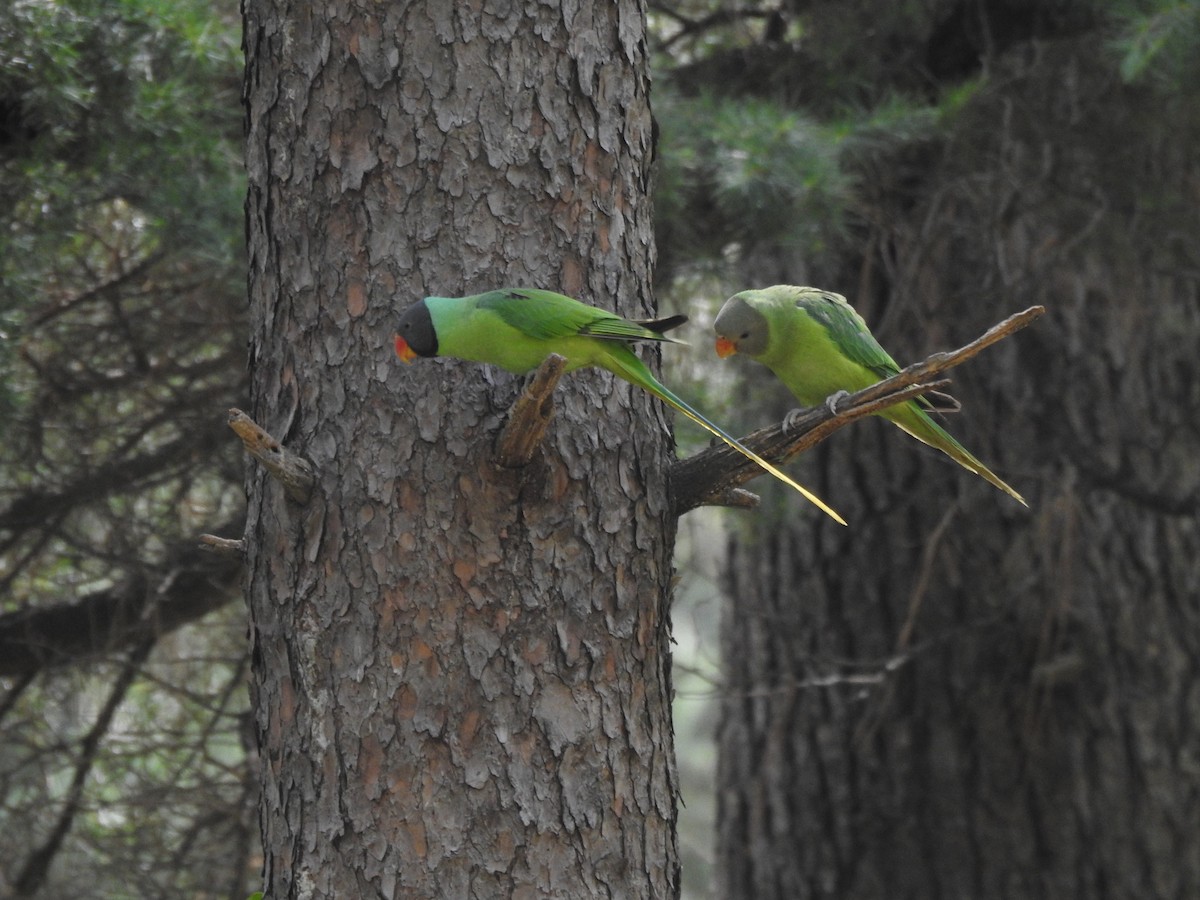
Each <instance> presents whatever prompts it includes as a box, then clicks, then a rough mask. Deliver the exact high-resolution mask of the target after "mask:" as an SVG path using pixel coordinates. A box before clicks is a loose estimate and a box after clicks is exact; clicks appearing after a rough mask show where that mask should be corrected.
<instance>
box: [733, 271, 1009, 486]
mask: <svg viewBox="0 0 1200 900" xmlns="http://www.w3.org/2000/svg"><path fill="white" fill-rule="evenodd" d="M714 327H715V328H716V332H717V355H718V356H720V357H721V358H722V359H724V358H725V357H727V356H730V355H732V354H734V353H744V354H745V355H746V356H749V357H750V358H751V359H754V360H757V361H758V362H760V363H762V364H763V365H765V366H766V367H767V368H769V369H770V370H771V371H772V372H774V373H775V374H776V375H777V376H778V377H779V379H780V380H781V381H782V382H783V383H784V384H785V385H787V387H788V390H790V391H791V392H792V393H793V394H795V395H796V398H797V399H798V400H799V401H800V402H801V403H803V404H805V405H806V406H815V405H816V404H818V403H821V402H822V401H824V400H825V399H826V398H828V397H829V396H830V395H833V394H837V393H838V392H844V391H859V390H862V389H863V388H865V387H869V386H870V385H872V384H874V383H875V382H877V381H881V380H883V379H884V378H888V377H890V376H892V375H895V374H896V373H897V372H899V371H900V367H899V366H897V365H896V362H895V360H893V359H892V358H891V357H890V356H888V354H887V351H886V350H884V349H883V347H881V346H879V342H878V341H876V340H875V337H874V335H872V334H871V332H870V330H869V329H868V328H867V323H866V322H864V321H863V319H862V316H860V315H859V314H858V313H857V312H855V311H854V308H853V307H851V306H850V304H849V303H847V302H846V298H845V297H843V296H842V295H841V294H834V293H832V292H831V291H822V290H818V289H817V288H811V287H794V286H792V285H788V284H777V285H775V286H774V287H769V288H763V289H762V290H757V291H742V292H741V293H740V294H734V295H733V296H732V297H730V298H729V299H728V300H726V301H725V305H724V306H723V307H721V311H720V312H719V313H718V314H717V319H716V322H715V323H714ZM932 408H933V405H932V404H931V403H930V402H929V401H928V400H927V399H925V398H924V397H920V398H917V399H915V400H910V401H907V402H905V403H899V404H896V405H895V406H889V407H888V408H887V409H884V410H882V411H881V412H880V413H879V415H881V416H883V417H884V418H886V419H889V420H891V421H892V422H895V423H896V424H897V425H899V426H900V427H901V428H903V429H904V430H905V431H907V432H908V433H909V434H911V435H912V436H913V437H915V438H916V439H917V440H919V441H923V442H924V443H926V444H928V445H929V446H931V447H936V448H937V449H938V450H941V451H942V452H943V453H945V454H946V455H947V456H949V457H950V458H951V459H953V460H954V461H955V462H956V463H958V464H959V465H960V466H962V467H963V468H965V469H969V470H970V471H972V472H974V473H975V474H976V475H979V476H980V477H982V478H984V479H986V480H987V481H989V482H991V483H992V484H993V485H995V486H996V487H998V488H999V489H1000V490H1002V491H1004V493H1006V494H1008V495H1009V496H1010V497H1012V498H1013V499H1015V500H1017V501H1019V502H1020V503H1023V504H1025V505H1026V506H1028V504H1027V503H1025V500H1024V498H1023V497H1022V496H1021V495H1020V494H1018V493H1017V492H1016V491H1014V490H1013V489H1012V488H1011V487H1009V486H1008V485H1007V484H1005V483H1004V482H1003V481H1001V480H1000V478H998V477H997V476H996V475H995V474H994V473H993V472H992V471H991V470H990V469H989V468H988V467H987V466H985V465H984V464H983V463H981V462H980V461H979V460H978V459H976V458H975V457H974V456H972V455H971V453H970V452H968V451H967V450H966V448H964V447H963V445H962V444H960V443H959V442H958V441H956V440H955V439H954V438H953V437H951V436H950V435H949V434H948V433H947V432H946V431H945V430H944V429H943V428H941V426H939V425H938V424H937V423H936V422H934V421H933V419H931V418H930V417H929V415H928V413H927V412H926V410H929V409H932Z"/></svg>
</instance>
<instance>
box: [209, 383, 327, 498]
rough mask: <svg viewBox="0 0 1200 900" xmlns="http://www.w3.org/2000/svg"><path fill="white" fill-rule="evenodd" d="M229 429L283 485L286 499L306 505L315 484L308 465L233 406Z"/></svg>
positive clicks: (302, 458)
mask: <svg viewBox="0 0 1200 900" xmlns="http://www.w3.org/2000/svg"><path fill="white" fill-rule="evenodd" d="M229 427H230V428H232V429H233V430H234V431H235V432H237V436H238V437H240V438H241V439H242V444H244V445H245V447H246V452H247V453H249V454H250V455H251V456H253V457H254V458H255V459H257V460H258V461H259V462H260V463H262V464H263V468H265V469H266V470H267V472H268V474H270V476H271V477H272V478H274V479H275V480H276V481H278V482H279V483H280V484H281V485H283V489H284V491H286V492H287V495H288V497H290V498H291V499H292V500H294V501H295V502H296V503H299V504H301V505H303V504H305V503H308V501H309V498H310V497H311V496H312V489H313V483H314V481H315V479H314V477H313V465H312V463H310V462H309V461H308V460H307V459H305V458H304V457H303V456H300V455H299V454H297V453H293V452H292V451H291V450H288V449H287V448H286V447H284V446H283V444H281V443H279V441H277V440H275V438H273V437H271V435H270V434H268V433H267V431H266V430H265V429H264V428H263V427H262V426H260V425H259V424H258V423H257V422H255V421H254V420H253V419H251V418H250V417H249V416H248V415H246V414H245V413H244V412H242V411H241V410H240V409H237V408H236V407H235V408H233V409H231V410H229Z"/></svg>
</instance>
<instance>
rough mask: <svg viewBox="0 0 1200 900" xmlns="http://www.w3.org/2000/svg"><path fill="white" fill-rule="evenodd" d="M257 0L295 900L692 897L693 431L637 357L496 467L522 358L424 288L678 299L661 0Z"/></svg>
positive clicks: (277, 611) (258, 363) (267, 572)
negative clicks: (673, 673) (684, 764)
mask: <svg viewBox="0 0 1200 900" xmlns="http://www.w3.org/2000/svg"><path fill="white" fill-rule="evenodd" d="M506 8H507V9H508V10H509V11H508V12H507V13H502V12H496V11H495V10H489V11H488V12H485V13H483V14H482V15H479V14H476V13H473V12H470V11H468V10H467V8H466V7H463V6H461V5H456V4H449V3H443V2H441V0H431V2H426V3H421V2H415V3H394V4H385V5H382V6H377V7H372V12H371V13H365V12H363V11H362V8H360V7H347V6H346V5H345V4H339V3H332V2H326V3H318V4H316V5H313V4H308V3H305V4H287V3H269V2H263V0H251V2H248V3H247V4H246V13H245V18H246V36H245V43H246V51H247V65H248V69H247V82H246V90H247V96H248V119H249V138H248V146H247V156H248V168H249V177H250V195H249V201H248V210H247V211H248V221H249V243H250V266H251V275H250V290H251V304H252V307H253V313H252V315H253V340H252V345H251V354H252V365H253V396H254V409H253V415H254V417H255V418H256V419H257V421H259V422H260V423H261V424H263V426H264V427H266V428H267V429H268V430H270V431H271V432H272V433H273V434H275V435H276V436H278V437H280V438H281V439H283V440H284V441H285V442H286V443H287V444H288V445H289V446H290V447H292V448H294V449H296V450H297V451H299V452H302V453H304V454H306V455H307V456H308V457H309V458H310V459H311V460H312V462H313V463H314V464H315V466H316V468H317V471H318V486H317V491H316V494H315V497H314V499H313V501H312V502H311V503H310V504H309V505H308V506H306V507H304V508H301V507H298V506H296V505H294V504H291V503H289V502H288V501H287V500H285V498H284V496H283V494H282V492H281V491H280V490H279V488H278V486H277V485H274V484H271V483H269V482H268V481H266V480H265V478H264V476H263V475H262V473H261V472H259V471H255V472H253V473H252V474H251V476H250V479H249V490H248V493H249V495H250V511H249V523H248V530H247V548H248V552H249V568H250V577H249V585H248V599H249V604H250V609H251V615H252V619H253V640H254V680H255V688H256V697H257V701H256V708H257V716H258V728H259V739H260V742H261V745H262V757H263V772H262V774H263V805H262V815H263V821H262V827H263V836H264V844H265V853H266V884H267V890H268V893H269V895H270V896H272V897H284V896H291V897H296V896H326V897H332V896H336V897H364V896H386V897H391V896H413V897H416V896H427V897H487V898H491V897H501V896H505V897H534V896H537V897H544V896H562V897H568V896H569V897H579V896H586V895H588V894H605V895H609V896H621V897H649V896H671V895H672V894H673V893H674V892H675V890H676V885H677V882H678V872H677V869H678V863H677V851H676V844H675V836H674V821H675V815H676V786H675V780H676V775H675V767H674V756H673V746H672V736H671V723H670V711H669V705H668V704H669V699H670V683H669V668H668V666H669V646H668V640H669V627H668V622H667V611H668V607H667V595H668V584H669V581H670V578H671V574H672V568H671V550H672V540H673V537H672V535H673V527H674V523H673V522H672V521H671V520H670V518H669V515H668V507H667V497H666V491H665V485H666V478H665V467H666V465H667V463H668V461H669V458H670V453H669V451H670V448H671V438H670V434H669V430H668V428H667V426H666V422H665V419H664V417H663V414H662V413H661V411H660V410H659V409H658V408H657V406H656V404H655V403H654V402H653V401H652V400H651V399H650V398H649V397H647V396H646V395H644V394H642V393H641V392H638V391H634V390H632V389H631V388H629V387H628V386H627V385H625V384H624V383H623V382H614V379H613V378H611V377H610V376H608V375H607V374H605V373H597V372H580V373H577V374H574V375H572V376H569V377H568V378H567V379H566V381H565V382H564V385H563V386H562V387H561V388H560V389H559V392H558V401H559V404H558V405H559V412H558V415H557V417H556V421H555V423H554V425H553V426H552V428H551V432H550V434H549V437H548V442H547V445H546V447H545V450H544V453H543V455H542V456H541V458H539V459H538V460H535V462H534V463H533V465H531V466H529V467H528V468H527V469H526V470H523V471H504V470H500V469H498V468H497V467H496V466H495V465H494V463H493V449H492V448H493V440H494V437H495V435H496V433H497V430H498V427H499V426H500V424H501V422H502V420H503V418H504V414H505V411H506V410H507V408H508V405H509V403H510V402H511V401H512V399H513V398H514V397H515V394H516V391H517V388H518V387H519V381H518V380H517V379H514V378H512V377H511V376H509V375H507V374H505V373H503V372H500V371H498V370H493V369H489V368H486V367H482V366H478V365H473V364H464V363H460V362H457V361H437V362H423V363H419V364H416V365H413V366H412V367H411V368H405V367H403V366H400V365H398V364H397V362H396V360H395V359H394V356H393V353H392V350H391V335H392V322H393V319H394V317H395V314H396V311H397V310H398V309H399V308H402V307H403V306H406V305H408V304H409V303H411V302H413V301H414V300H416V299H419V298H420V297H421V296H423V295H425V294H431V293H437V294H442V295H454V294H461V293H473V292H477V291H481V290H485V289H488V288H493V287H500V286H506V285H512V286H518V285H534V286H539V287H547V288H553V289H558V290H561V291H563V292H565V293H569V294H572V295H575V296H577V297H579V298H580V299H582V300H584V301H585V302H592V303H595V304H597V305H600V306H604V307H607V308H610V309H617V310H619V311H620V312H622V313H624V314H628V315H634V314H637V315H647V314H650V313H652V312H653V310H652V307H651V306H650V301H649V292H648V284H649V278H650V269H651V265H652V242H651V232H650V228H651V222H650V205H649V202H648V198H647V187H648V186H647V181H648V170H649V164H650V161H651V120H650V113H649V107H648V97H647V74H646V58H645V42H644V36H643V27H644V22H643V19H644V16H643V13H642V10H641V9H640V7H639V5H638V4H637V3H635V2H633V0H621V2H618V3H610V2H585V3H583V4H577V5H573V6H572V7H571V8H570V9H568V8H566V7H564V8H562V9H560V8H559V7H557V6H553V5H551V6H547V5H545V4H541V3H537V2H533V0H528V2H524V3H515V4H511V5H510V6H509V7H506Z"/></svg>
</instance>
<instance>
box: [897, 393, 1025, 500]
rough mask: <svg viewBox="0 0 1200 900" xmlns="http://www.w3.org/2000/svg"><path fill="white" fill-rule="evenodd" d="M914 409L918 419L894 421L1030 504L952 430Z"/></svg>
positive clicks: (1013, 496)
mask: <svg viewBox="0 0 1200 900" xmlns="http://www.w3.org/2000/svg"><path fill="white" fill-rule="evenodd" d="M912 409H913V410H914V411H915V412H916V413H917V414H918V416H917V420H916V421H912V422H907V421H904V419H903V417H899V418H895V419H892V421H893V422H895V423H896V424H897V425H899V426H900V427H901V428H902V429H904V430H905V431H906V432H908V433H909V434H910V435H912V436H913V437H915V438H916V439H917V440H918V441H921V443H923V444H928V445H929V446H930V447H934V448H936V449H938V450H941V451H942V452H943V453H945V454H946V455H947V456H949V457H950V458H951V459H952V460H954V461H955V462H956V463H958V464H959V465H960V466H962V467H963V468H964V469H966V470H967V471H968V472H974V473H975V474H976V475H978V476H979V477H980V478H982V479H983V480H984V481H986V482H988V483H989V484H991V485H992V486H993V487H996V488H999V489H1000V490H1002V491H1004V493H1006V494H1008V496H1010V497H1012V498H1013V499H1014V500H1016V501H1017V502H1018V503H1020V504H1021V505H1022V506H1025V507H1028V506H1029V504H1028V503H1026V502H1025V498H1024V497H1022V496H1021V495H1020V494H1018V493H1017V492H1016V491H1015V490H1013V488H1012V487H1011V486H1009V485H1008V484H1006V483H1005V482H1004V481H1003V480H1002V479H1001V478H1000V476H998V475H997V474H996V473H995V472H993V471H992V470H991V469H989V468H988V467H987V466H985V465H984V464H983V463H981V462H980V461H979V460H978V459H976V458H975V456H974V454H972V453H971V451H970V450H968V449H967V448H966V447H964V446H963V445H962V444H960V443H959V442H958V441H957V440H955V439H954V436H953V435H951V434H950V432H948V431H946V429H944V428H942V427H941V426H940V425H938V423H937V422H935V421H933V419H931V418H930V417H929V415H928V414H927V413H926V412H925V411H924V410H923V409H921V408H920V407H917V406H913V407H912ZM918 423H919V424H918Z"/></svg>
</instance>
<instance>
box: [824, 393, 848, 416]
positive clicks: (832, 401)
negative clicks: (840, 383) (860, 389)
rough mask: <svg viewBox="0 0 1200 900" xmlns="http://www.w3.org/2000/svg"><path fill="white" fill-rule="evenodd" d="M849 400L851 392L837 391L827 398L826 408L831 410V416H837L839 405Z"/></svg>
mask: <svg viewBox="0 0 1200 900" xmlns="http://www.w3.org/2000/svg"><path fill="white" fill-rule="evenodd" d="M849 399H850V392H849V391H835V392H834V393H832V394H830V395H829V396H828V397H826V398H825V408H826V409H827V410H829V413H830V415H834V416H836V415H837V413H838V409H837V408H838V404H839V403H842V402H844V401H846V400H849Z"/></svg>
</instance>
